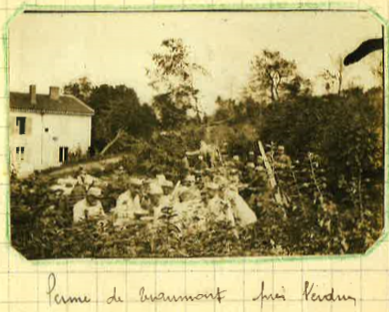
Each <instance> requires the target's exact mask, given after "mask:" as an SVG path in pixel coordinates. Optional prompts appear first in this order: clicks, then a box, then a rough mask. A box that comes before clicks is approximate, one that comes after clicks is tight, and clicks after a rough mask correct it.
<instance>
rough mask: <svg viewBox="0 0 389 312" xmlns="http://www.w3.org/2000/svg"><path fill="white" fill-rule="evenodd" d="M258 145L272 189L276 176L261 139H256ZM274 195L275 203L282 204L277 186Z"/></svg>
mask: <svg viewBox="0 0 389 312" xmlns="http://www.w3.org/2000/svg"><path fill="white" fill-rule="evenodd" d="M258 147H259V150H260V152H261V154H262V158H263V162H264V164H265V168H266V171H267V175H268V176H269V181H270V186H271V188H272V189H274V188H276V187H277V181H276V177H275V175H274V171H273V168H272V166H271V165H270V162H269V160H268V159H267V155H266V153H265V149H264V147H263V144H262V142H261V141H258ZM274 197H275V200H276V203H277V204H279V205H283V200H282V196H281V193H280V190H279V189H278V188H277V192H276V194H275V196H274Z"/></svg>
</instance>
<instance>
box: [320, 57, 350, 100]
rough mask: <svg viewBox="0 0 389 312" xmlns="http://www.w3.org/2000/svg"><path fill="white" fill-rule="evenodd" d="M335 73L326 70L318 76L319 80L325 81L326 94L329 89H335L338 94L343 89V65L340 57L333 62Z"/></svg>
mask: <svg viewBox="0 0 389 312" xmlns="http://www.w3.org/2000/svg"><path fill="white" fill-rule="evenodd" d="M334 63H335V68H336V69H335V71H333V70H332V71H331V70H328V69H325V70H323V72H322V73H321V74H320V75H319V77H320V78H322V79H324V81H325V88H326V91H327V92H330V91H331V89H333V88H336V91H337V93H338V94H340V93H341V92H342V87H343V73H344V64H343V60H342V57H338V58H337V59H336V60H335V61H334Z"/></svg>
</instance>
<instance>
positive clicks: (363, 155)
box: [8, 11, 386, 260]
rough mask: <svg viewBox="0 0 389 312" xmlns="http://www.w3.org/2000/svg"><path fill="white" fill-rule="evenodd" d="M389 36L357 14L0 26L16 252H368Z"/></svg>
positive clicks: (26, 18) (64, 18)
mask: <svg viewBox="0 0 389 312" xmlns="http://www.w3.org/2000/svg"><path fill="white" fill-rule="evenodd" d="M384 35H385V34H384V28H383V26H382V25H381V24H380V22H379V21H378V20H377V19H376V18H375V17H374V16H373V15H372V14H370V13H368V12H356V11H181V12H178V11H166V12H141V11H139V12H79V13H77V12H72V13H71V12H69V13H65V12H62V13H59V12H45V13H42V12H41V13H37V12H24V13H23V14H21V15H19V16H18V17H17V18H15V20H14V21H13V22H12V23H11V24H10V30H9V51H8V53H9V64H10V70H9V90H10V94H9V118H8V120H9V170H10V216H11V217H10V218H11V224H10V227H11V229H10V230H11V231H10V232H11V242H12V246H13V247H14V248H15V249H16V250H17V251H18V252H19V253H20V254H21V255H23V256H24V257H25V258H27V259H29V260H42V259H71V258H127V259H132V258H210V257H217V258H221V257H272V256H276V257H288V256H312V255H316V256H328V255H344V254H364V253H366V251H367V250H368V249H369V248H371V247H372V246H373V245H374V244H375V242H376V241H377V240H378V239H379V238H380V236H381V235H382V233H383V229H384V219H385V217H384V216H385V214H384V154H385V153H384V137H385V135H384V39H383V38H384ZM385 48H386V47H385Z"/></svg>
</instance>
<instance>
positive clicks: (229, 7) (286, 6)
mask: <svg viewBox="0 0 389 312" xmlns="http://www.w3.org/2000/svg"><path fill="white" fill-rule="evenodd" d="M204 10H207V11H210V12H212V11H216V12H220V11H226V12H228V11H234V12H248V11H257V12H261V11H262V12H263V11H296V10H298V11H324V12H331V11H344V12H347V11H353V12H357V13H358V12H359V13H362V12H367V13H370V14H371V15H372V16H373V17H374V18H375V19H376V20H378V22H379V23H380V24H382V25H383V26H384V43H385V45H384V46H385V48H384V52H383V53H384V57H383V58H384V81H385V86H384V138H385V144H384V159H385V177H384V185H385V192H384V193H385V195H384V207H385V208H384V210H385V222H384V229H383V234H382V236H381V237H380V238H379V239H378V240H377V241H376V243H375V244H374V245H373V246H372V247H371V248H369V249H368V250H367V251H366V252H365V254H346V255H318V256H315V255H307V256H282V257H273V256H263V257H239V258H237V257H228V258H217V257H215V258H182V259H181V258H152V259H151V258H123V259H111V258H101V259H100V258H85V259H82V258H74V259H47V260H44V259H43V260H27V259H26V258H25V257H24V256H23V255H22V254H20V253H19V252H17V251H16V250H15V249H13V248H12V249H13V250H15V251H16V255H17V257H20V258H21V259H24V260H26V261H28V262H29V263H32V264H33V265H38V266H40V265H47V264H50V265H66V264H72V263H76V262H77V263H80V262H83V263H84V264H86V263H87V262H90V263H94V262H96V261H97V262H98V263H101V264H119V265H120V264H129V265H139V264H141V265H156V264H157V265H171V264H174V265H184V264H186V265H188V264H189V265H215V264H218V265H223V264H242V263H255V264H258V263H268V262H296V261H300V262H302V261H304V262H305V261H325V260H338V261H340V262H342V261H346V260H350V259H357V258H361V257H367V256H369V255H371V254H372V253H373V252H374V251H376V250H377V249H378V247H379V246H380V245H381V244H382V243H383V242H384V241H385V240H387V238H388V236H389V232H388V229H387V225H388V224H389V199H388V196H387V195H386V193H387V191H388V188H387V183H388V181H389V180H388V176H387V174H388V173H387V172H386V167H387V166H388V161H389V155H388V152H387V145H388V134H389V127H388V124H387V121H388V111H387V109H386V104H387V103H389V95H388V92H387V91H388V90H389V79H388V77H389V76H388V60H389V54H388V50H389V37H388V33H389V22H388V21H387V20H386V19H385V18H383V17H382V16H381V15H380V14H378V13H377V12H376V11H375V9H374V8H373V7H371V6H367V5H365V4H359V5H358V4H355V3H348V2H335V3H328V2H327V3H324V2H310V3H305V2H302V3H282V2H280V3H262V4H260V3H243V4H222V3H221V4H191V5H186V4H182V5H161V4H158V5H128V6H124V5H123V6H120V5H119V6H112V5H69V6H67V5H66V6H64V5H33V4H26V3H23V4H22V5H21V6H20V7H19V8H17V9H16V10H15V11H14V12H13V14H12V15H11V17H10V18H9V19H8V20H7V21H6V23H5V24H4V26H3V51H4V60H3V64H4V66H5V68H6V69H7V70H6V71H5V72H4V73H5V83H6V85H5V91H4V92H5V94H4V95H3V96H4V98H5V99H7V102H6V103H7V109H8V112H9V101H8V100H9V67H8V66H9V49H8V48H9V46H8V45H9V26H10V23H11V22H12V21H13V20H14V19H15V18H16V17H17V16H19V15H21V14H23V13H24V12H25V11H30V12H31V11H33V12H34V13H40V12H43V13H44V12H46V13H47V12H49V11H56V12H58V13H60V12H67V11H72V12H75V11H77V12H93V13H99V12H102V13H103V12H122V13H127V12H134V13H137V12H138V13H139V12H155V11H157V12H167V11H174V12H181V11H193V12H196V11H204ZM6 118H7V124H8V120H9V113H8V114H7V117H6ZM8 134H9V133H8V132H7V139H6V147H7V149H8V148H9V135H8ZM6 159H7V172H8V177H9V171H10V170H9V168H10V155H9V153H7V155H6ZM5 193H6V196H7V197H6V238H7V242H8V243H9V244H10V245H11V246H12V243H11V233H10V228H11V225H10V183H9V180H8V184H7V186H6V191H5Z"/></svg>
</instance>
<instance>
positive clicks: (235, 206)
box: [224, 187, 257, 226]
mask: <svg viewBox="0 0 389 312" xmlns="http://www.w3.org/2000/svg"><path fill="white" fill-rule="evenodd" d="M224 198H225V199H226V200H227V201H228V202H230V203H231V207H232V210H233V213H234V215H235V217H236V219H238V220H239V221H240V224H241V225H242V226H246V225H249V224H252V223H255V222H257V216H256V215H255V213H254V211H252V210H251V209H250V207H249V205H247V203H246V201H245V200H244V199H243V198H242V196H240V195H239V193H238V190H237V189H236V188H234V187H228V188H227V189H226V190H225V191H224Z"/></svg>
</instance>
